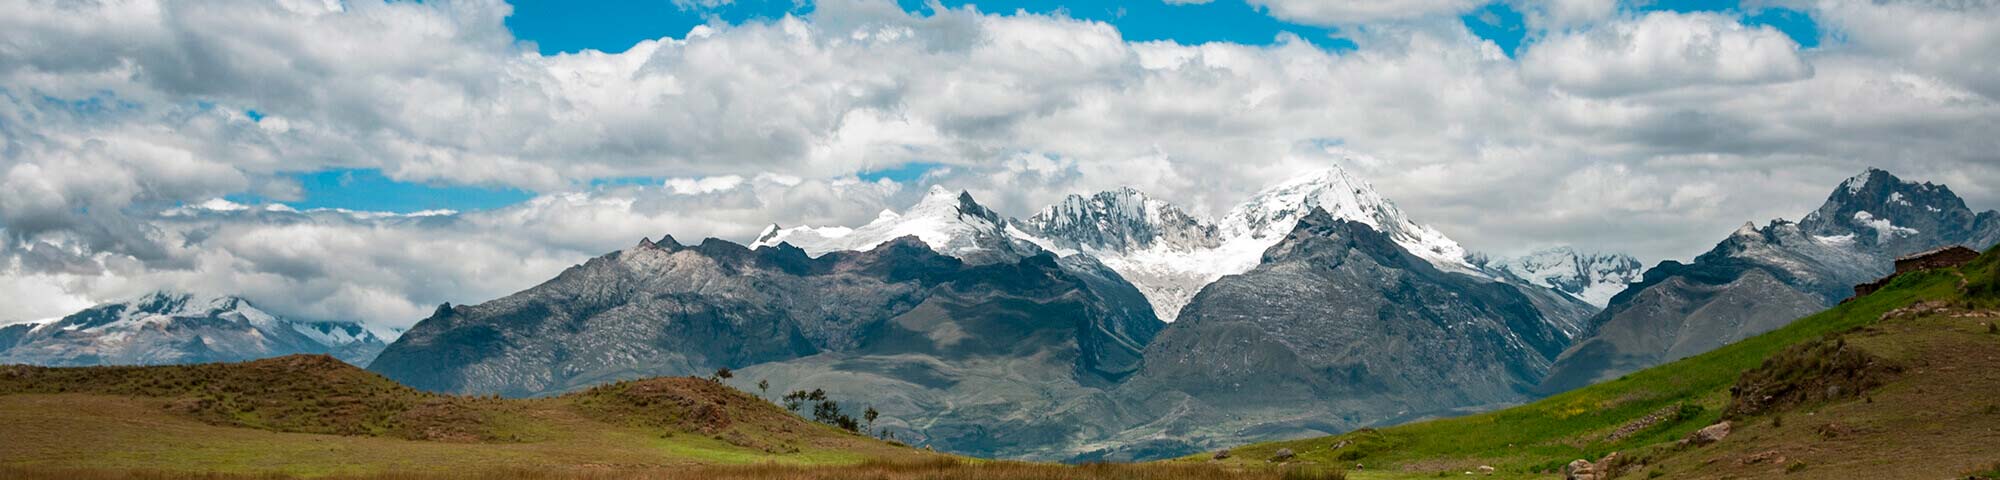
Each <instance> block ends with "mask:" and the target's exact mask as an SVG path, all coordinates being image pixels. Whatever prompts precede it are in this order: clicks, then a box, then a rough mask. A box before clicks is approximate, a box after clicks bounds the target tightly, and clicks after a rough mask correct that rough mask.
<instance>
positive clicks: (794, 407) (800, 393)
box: [785, 390, 810, 412]
mask: <svg viewBox="0 0 2000 480" xmlns="http://www.w3.org/2000/svg"><path fill="white" fill-rule="evenodd" d="M808 396H810V394H808V393H806V391H805V390H793V391H792V393H787V394H785V409H786V410H791V411H793V412H798V411H799V407H803V406H805V404H806V397H808Z"/></svg>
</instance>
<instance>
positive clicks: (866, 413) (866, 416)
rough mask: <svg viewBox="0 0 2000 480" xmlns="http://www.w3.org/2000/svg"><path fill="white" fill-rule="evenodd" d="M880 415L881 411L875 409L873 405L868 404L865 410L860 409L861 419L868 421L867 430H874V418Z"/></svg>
mask: <svg viewBox="0 0 2000 480" xmlns="http://www.w3.org/2000/svg"><path fill="white" fill-rule="evenodd" d="M880 416H882V412H877V411H875V407H874V406H869V407H868V409H867V410H863V411H861V420H863V421H866V422H868V430H871V431H872V430H875V418H876V417H880Z"/></svg>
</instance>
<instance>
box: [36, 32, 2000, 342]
mask: <svg viewBox="0 0 2000 480" xmlns="http://www.w3.org/2000/svg"><path fill="white" fill-rule="evenodd" d="M696 3H697V4H692V5H694V7H699V6H700V5H706V3H700V2H696ZM1252 3H1253V5H1256V6H1259V7H1262V8H1264V9H1265V11H1267V12H1268V13H1270V14H1271V15H1273V16H1275V17H1278V18H1280V19H1284V20H1287V21H1292V22H1297V23H1301V24H1315V25H1340V26H1343V28H1342V29H1341V32H1342V34H1343V35H1345V36H1346V38H1347V39H1349V40H1351V41H1353V42H1354V44H1355V45H1356V48H1355V49H1354V50H1352V51H1330V50H1326V49H1322V48H1319V47H1317V46H1315V45H1314V44H1313V43H1311V42H1308V41H1305V39H1299V38H1296V37H1291V38H1280V39H1279V41H1278V42H1276V43H1274V44H1271V45H1267V46H1252V45H1240V44H1231V43H1206V44H1199V45H1183V44H1179V43H1175V42H1169V41H1152V42H1132V41H1127V40H1126V39H1125V38H1123V37H1122V36H1121V35H1120V33H1119V31H1118V30H1117V29H1116V28H1115V27H1113V26H1112V25H1109V24H1105V23H1099V22H1091V21H1085V20H1077V19H1073V18H1069V17H1065V16H1049V15H1036V14H1014V13H1012V12H1007V13H1004V14H995V13H990V12H982V11H978V10H975V9H970V8H966V9H941V10H936V11H933V10H931V9H922V10H920V11H917V12H910V11H905V10H903V9H902V8H900V7H898V6H897V5H896V4H894V3H891V2H886V1H870V0H837V1H825V2H819V3H818V4H817V5H816V6H815V8H814V10H813V12H812V13H811V14H809V15H807V16H805V17H784V18H779V19H774V20H769V21H753V22H747V23H743V24H738V25H724V24H711V25H708V26H702V27H697V28H695V29H694V30H692V31H689V32H686V33H685V34H678V35H674V36H671V37H666V38H660V39H657V40H648V41H644V42H639V43H637V44H635V45H632V46H630V48H628V49H625V50H623V51H620V52H599V51H590V50H587V51H582V52H577V53H566V54H557V55H542V54H540V53H537V51H536V49H535V48H533V46H532V45H529V44H527V43H525V42H524V41H522V40H520V39H517V38H515V37H514V36H513V34H512V33H510V32H509V30H508V29H507V27H506V25H505V24H504V23H503V20H504V19H505V18H506V17H507V16H508V15H509V14H510V11H511V9H510V7H509V6H508V5H506V4H504V3H500V2H493V1H439V2H425V3H421V4H418V3H413V2H396V3H382V2H377V1H369V0H357V1H349V2H309V1H286V2H248V1H245V2H233V1H219V2H153V1H141V0H108V1H103V2H88V3H55V2H5V3H0V232H4V236H0V304H6V305H9V307H7V308H6V309H0V322H9V321H24V320H35V319H43V318H49V317H55V316H60V315H63V314H67V313H71V312H73V311H75V310H77V309H80V308H82V307H84V306H88V305H90V304H94V303H98V302H102V301H106V300H111V299H118V298H124V297H130V296H136V295H138V294H140V293H144V292H147V291H151V290H155V289H158V288H162V287H173V288H181V289H192V290H199V291H208V292H214V293H230V294H242V295H244V296H245V297H247V298H250V299H252V300H254V301H257V302H258V304H259V305H260V306H262V307H265V308H267V309H270V310H272V311H273V312H275V313H280V314H285V315H290V316H299V317H303V318H312V319H334V320H362V321H367V322H370V323H371V324H373V325H378V326H384V327H399V326H406V325H408V324H409V323H411V322H414V321H415V320H417V319H418V318H421V317H422V316H423V315H424V314H425V313H427V312H429V311H430V307H431V306H432V305H435V304H436V303H439V302H443V301H453V302H466V301H477V300H483V299H488V298H494V297H498V296H501V295H504V294H506V293H508V292H512V291H516V290H519V289H521V288H524V287H526V286H528V285H531V284H532V283H534V282H537V281H539V280H541V279H546V278H548V277H550V276H552V275H553V274H554V273H555V272H557V271H559V270H560V269H561V268H563V267H566V266H568V265H570V264H573V263H575V262H578V261H581V260H583V259H586V258H589V257H591V256H594V255H596V254H600V253H602V252H604V251H608V250H611V249H615V248H621V247H624V246H626V245H627V244H629V243H632V242H636V241H637V239H638V238H639V237H644V236H651V237H654V238H658V237H659V236H660V235H663V234H672V235H674V236H676V237H680V238H695V237H701V236H717V237H723V238H729V239H733V240H737V241H748V240H750V239H751V237H753V236H754V235H755V234H756V233H757V232H758V231H759V230H760V229H761V228H762V227H764V226H765V225H767V224H769V223H773V222H777V223H781V224H786V225H800V224H837V225H858V224H862V223H866V222H867V221H868V220H869V219H872V218H874V217H875V215H876V214H877V212H880V211H881V210H883V209H892V208H893V209H901V208H903V207H906V206H908V205H909V204H910V203H913V202H914V201H915V200H916V199H917V198H918V197H919V196H921V195H922V193H923V192H924V191H925V189H926V187H927V186H928V185H931V184H943V185H948V186H951V187H953V188H964V189H967V190H969V191H971V192H972V193H973V194H974V195H975V196H977V197H978V198H980V200H981V202H982V203H984V204H986V205H988V206H990V207H992V208H994V209H996V210H999V211H1000V212H1002V213H1005V214H1008V215H1014V216H1025V215H1027V214H1028V213H1031V212H1034V211H1036V210H1039V209H1041V208H1042V207H1044V206H1046V205H1048V204H1051V203H1054V202H1056V201H1059V200H1060V199H1061V198H1062V197H1063V196H1065V195H1068V194H1071V193H1088V192H1095V191H1101V190H1108V189H1112V188H1116V187H1119V186H1126V185H1129V186H1133V187H1136V188H1138V189H1140V190H1143V191H1145V192H1147V193H1148V194H1150V195H1152V196H1154V197H1156V198H1161V199H1166V200H1169V201H1172V202H1174V203H1177V204H1181V205H1186V206H1188V207H1189V208H1190V209H1192V210H1194V211H1195V212H1196V213H1201V214H1206V215H1210V216H1218V215H1220V214H1221V213H1222V211H1223V210H1224V209H1226V208H1228V207H1229V205H1230V203H1232V202H1233V201H1235V200H1236V199H1240V198H1242V197H1243V196H1244V195H1246V194H1248V193H1249V192H1253V191H1255V190H1257V189H1258V188H1260V187H1262V186H1264V185H1268V184H1272V183H1276V182H1278V181H1280V180H1282V179H1285V178H1289V177H1290V176H1292V175H1294V174H1297V173H1300V172H1305V171H1311V170H1317V169H1319V168H1322V167H1324V166H1327V165H1330V164H1338V165H1340V166H1342V167H1345V168H1347V169H1348V170H1349V171H1351V172H1353V173H1355V174H1356V175H1358V176H1360V177H1362V178H1365V179H1367V180H1368V181H1369V182H1371V183H1373V184H1374V185H1375V186H1376V187H1377V188H1378V189H1379V190H1380V191H1381V192H1382V193H1383V194H1384V195H1386V196H1388V197H1391V198H1393V199H1395V201H1396V202H1397V203H1398V204H1399V205H1401V206H1402V207H1403V208H1404V209H1405V210H1407V211H1409V212H1410V213H1411V215H1413V216H1416V217H1420V218H1423V219H1425V221H1426V223H1430V224H1433V225H1436V226H1437V227H1438V228H1439V229H1440V230H1442V231H1444V232H1445V233H1446V234H1449V235H1450V236H1451V237H1453V238H1455V239H1458V240H1460V241H1462V242H1464V243H1465V244H1467V246H1468V247H1471V248H1473V249H1476V250H1484V251H1493V252H1496V253H1503V254H1510V253H1522V252H1526V251H1529V250H1533V249H1536V248H1540V247H1547V246H1552V245H1557V244H1566V243H1569V244H1576V245H1578V246H1579V247H1581V248H1584V249H1588V250H1607V251H1627V252H1631V253H1633V254H1636V255H1638V256H1639V257H1640V258H1643V259H1647V260H1648V261H1651V260H1656V259H1660V258H1685V257H1687V256H1690V255H1692V254H1694V253H1696V252H1699V251H1700V250H1701V249H1703V248H1705V247H1706V245H1705V243H1706V242H1708V241H1709V240H1712V238H1713V237H1714V236H1715V235H1716V234H1717V233H1718V232H1727V231H1728V230H1729V229H1732V228H1733V227H1734V226H1735V225H1737V224H1740V223H1742V222H1743V221H1745V220H1762V219H1768V218H1772V217H1777V216H1782V215H1787V214H1792V213H1794V212H1797V211H1802V210H1803V209H1806V208H1809V207H1810V206H1811V205H1814V204H1816V203H1817V200H1818V198H1817V197H1819V196H1821V195H1823V193H1824V192H1823V191H1821V190H1822V189H1823V185H1825V184H1827V183H1829V182H1830V181H1836V180H1838V179H1840V178H1845V177H1847V176H1850V175H1852V174H1853V172H1855V171H1859V170H1861V168H1863V167H1865V166H1871V165H1872V166H1879V167H1883V168H1887V169H1889V170H1892V171H1895V172H1897V173H1898V174H1900V175H1903V176H1906V177H1910V178H1915V179H1923V180H1930V181H1937V182H1940V183H1948V184H1951V185H1953V186H1954V187H1956V188H1957V189H1959V193H1960V194H1962V195H1963V196H1965V197H1966V198H1967V200H1968V201H1969V202H1970V203H1972V204H1974V205H1975V206H1992V205H1994V204H1995V203H1996V202H2000V191H1995V189H1994V187H1993V186H1995V185H2000V157H1996V156H1995V154H1994V153H1993V152H1996V151H2000V137H1995V136H1994V135H1992V134H1991V132H1993V131H1995V130H1996V127H2000V105H1996V103H1995V102H1996V99H2000V80H1996V79H2000V72H1996V71H1995V69H1996V68H2000V66H1996V64H1995V63H1994V62H1990V61H1982V60H1984V59H1993V58H2000V4H1996V3H1993V2H1920V1H1908V2H1863V1H1833V0H1827V1H1793V2H1780V3H1778V4H1780V5H1783V6H1786V7H1789V8H1795V9H1798V10H1800V11H1803V12H1806V13H1807V14H1809V15H1811V17H1812V19H1813V20H1814V21H1815V22H1817V24H1818V30H1819V31H1820V32H1821V35H1822V37H1823V38H1822V39H1821V41H1819V42H1818V43H1817V46H1815V47H1811V48H1805V47H1801V46H1800V45H1799V43H1798V42H1796V41H1794V40H1793V39H1792V38H1790V37H1788V36H1786V35H1785V34H1783V33H1782V32H1779V31H1776V30H1775V29H1773V28H1771V27H1766V26H1752V25H1748V24H1746V23H1744V22H1743V21H1742V20H1743V19H1742V18H1740V16H1738V15H1737V14H1733V13H1713V12H1694V13H1677V12H1664V11H1654V12H1640V11H1635V10H1632V9H1630V8H1625V7H1620V6H1618V5H1616V4H1612V3H1608V2H1602V1H1564V2H1548V3H1537V4H1535V5H1526V4H1523V6H1521V10H1522V11H1523V13H1524V16H1525V17H1526V18H1527V22H1528V25H1529V26H1530V27H1531V28H1533V29H1534V31H1532V32H1530V33H1529V34H1528V36H1529V40H1528V41H1527V42H1525V43H1523V44H1522V45H1521V46H1520V48H1519V50H1517V51H1513V52H1509V51H1506V50H1503V49H1502V48H1501V47H1499V46H1497V45H1495V44H1494V43H1492V42H1490V41H1487V40H1484V39H1482V38H1480V37H1478V36H1476V35H1474V34H1473V33H1472V32H1469V31H1468V30H1467V29H1466V27H1465V26H1464V25H1463V24H1462V23H1461V22H1460V21H1459V19H1458V17H1457V16H1458V15H1461V14H1466V13H1468V12H1469V11H1471V10H1473V9H1476V8H1478V7H1480V5H1479V4H1477V3H1472V2H1460V1H1435V2H1418V3H1419V4H1420V5H1409V4H1405V3H1404V2H1293V1H1288V0H1255V1H1253V2H1252ZM1389 3H1395V4H1397V5H1399V6H1402V8H1397V9H1390V8H1387V5H1388V4H1389ZM1412 6H1421V7H1422V8H1411V7H1412ZM911 165H917V166H920V167H922V168H919V169H916V172H917V173H914V174H912V175H910V178H880V176H879V175H877V174H876V172H881V171H884V170H895V169H907V168H909V167H910V166H911ZM328 169H372V170H379V171H381V172H382V173H383V174H384V175H386V176H387V177H389V178H391V179H395V180H397V181H403V182H413V183H423V184H433V185H474V186H490V187H508V188H517V189H522V190H526V191H530V192H533V193H534V194H535V197H534V198H533V199H532V200H529V201H527V202H523V203H519V204H515V205H511V206H507V207H502V208H498V209H493V210H487V211H478V212H465V213H445V214H428V215H386V214H372V213H367V212H341V211H331V210H321V211H306V212H300V211H296V210H297V209H289V208H286V207H281V206H279V205H281V204H284V203H285V202H288V201H294V200H298V199H299V198H300V196H301V195H302V193H301V188H300V186H299V184H298V182H297V180H296V179H295V178H294V177H293V175H294V174H297V173H304V172H314V171H323V170H328ZM631 179H639V180H634V181H627V180H631ZM221 197H232V198H239V199H241V198H247V197H255V198H258V199H261V200H262V201H261V202H248V201H246V202H239V203H241V204H240V205H238V204H231V203H213V202H210V201H211V200H214V199H217V198H221ZM204 205H206V206H207V207H209V208H204V207H203V206H204ZM239 207H240V208H239ZM288 210H289V211H288ZM432 213H439V212H432Z"/></svg>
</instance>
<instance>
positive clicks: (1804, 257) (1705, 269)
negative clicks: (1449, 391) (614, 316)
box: [1542, 168, 2000, 392]
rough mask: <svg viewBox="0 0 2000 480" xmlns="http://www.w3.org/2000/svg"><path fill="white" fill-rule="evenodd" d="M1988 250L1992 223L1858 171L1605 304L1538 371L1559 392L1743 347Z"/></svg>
mask: <svg viewBox="0 0 2000 480" xmlns="http://www.w3.org/2000/svg"><path fill="white" fill-rule="evenodd" d="M1996 242H2000V212H1996V211H1992V210H1988V211H1985V212H1974V211H1973V210H1972V209H1970V208H1967V207H1966V205H1965V201H1964V200H1962V199H1960V198H1959V197H1958V195H1956V194H1953V193H1952V192H1951V189H1950V188H1947V187H1945V186H1944V185H1937V184H1932V183H1916V182H1906V181H1903V180H1902V179H1899V178H1896V176H1895V175H1891V174H1889V172H1885V171H1882V170H1878V169H1873V168H1870V169H1868V170H1867V171H1864V172H1861V174H1859V175H1855V176H1854V177H1852V178H1849V179H1847V180H1846V181H1844V182H1841V184H1840V186H1839V187H1835V188H1834V190H1833V192H1832V193H1831V194H1829V195H1827V199H1826V202H1825V203H1822V204H1821V205H1820V207H1819V208H1818V209H1815V210H1813V211H1812V213H1809V214H1806V216H1805V217H1804V218H1803V219H1802V220H1800V221H1798V222H1792V221H1787V220H1783V219H1779V220H1772V221H1771V222H1770V223H1768V224H1766V225H1765V226H1763V227H1761V228H1759V227H1758V226H1757V225H1756V224H1754V223H1744V224H1743V226H1742V227H1740V228H1737V229H1736V230H1735V231H1734V232H1730V234H1729V236H1728V237H1726V238H1724V239H1723V240H1722V241H1721V242H1719V243H1717V244H1716V245H1715V248H1713V249H1710V250H1709V251H1708V252H1707V253H1703V254H1702V255H1701V256H1698V257H1695V258H1694V260H1693V261H1692V262H1688V263H1680V262H1674V261H1668V262H1661V263H1660V264H1659V265H1658V266H1655V267H1653V268H1652V269H1651V270H1648V271H1647V272H1646V274H1645V275H1644V276H1643V278H1642V279H1641V281H1640V282H1639V283H1635V284H1633V285H1632V287H1631V288H1629V289H1627V290H1626V291H1625V292H1623V293H1619V294H1617V295H1615V296H1613V297H1612V298H1611V302H1610V303H1609V305H1607V306H1606V308H1605V310H1604V311H1603V312H1601V313H1599V314H1598V315H1597V316H1596V317H1594V318H1592V319H1591V321H1590V323H1591V330H1592V335H1591V336H1590V337H1587V338H1582V339H1579V340H1578V342H1577V343H1576V344H1575V345H1572V346H1571V347H1570V348H1569V350H1568V351H1565V352H1564V353H1563V355H1562V357H1561V358H1559V359H1558V360H1557V361H1556V364H1555V366H1553V367H1551V368H1550V373H1549V377H1548V378H1546V379H1544V380H1543V383H1542V389H1543V390H1545V391H1547V392H1557V391H1562V390H1568V389H1571V388H1576V387H1580V386H1583V385H1587V384H1590V383H1592V382H1594V381H1600V380H1604V379H1608V378H1616V377H1617V376H1618V375H1622V374H1624V373H1626V372H1631V371H1636V370H1639V369H1642V368H1646V367H1650V366H1653V365H1658V364H1660V363H1664V362H1667V361H1672V360H1674V359H1678V358H1683V357H1687V356H1690V355H1695V354H1699V353H1702V352H1706V351H1708V350H1711V349H1714V348H1716V347H1720V346H1722V345H1726V344H1728V343H1730V342H1735V341H1737V340H1741V339H1744V338H1749V337H1750V336H1754V335H1757V334H1761V333H1764V332H1767V331H1770V330H1772V329H1776V328H1778V327H1782V326H1784V325H1785V324H1787V323H1790V322H1791V321H1792V320H1793V319H1795V318H1798V317H1800V316H1803V315H1806V314H1810V313H1812V312H1816V311H1819V310H1822V309H1825V308H1827V307H1830V306H1833V305H1834V304H1836V303H1838V302H1840V301H1841V300H1842V299H1845V298H1848V296H1850V295H1852V294H1853V292H1854V290H1853V287H1854V285H1855V284H1859V283H1866V282H1870V281H1874V280H1875V279H1877V278H1881V277H1882V276H1883V275H1886V274H1888V273H1889V272H1891V271H1893V269H1894V267H1893V264H1894V261H1895V259H1896V257H1899V256H1903V255H1908V254H1911V253H1916V252H1921V251H1924V250H1929V249H1932V248H1937V247H1945V246H1953V245H1963V246H1967V247H1971V248H1973V249H1978V250H1984V249H1986V248H1989V247H1991V246H1993V244H1994V243H1996Z"/></svg>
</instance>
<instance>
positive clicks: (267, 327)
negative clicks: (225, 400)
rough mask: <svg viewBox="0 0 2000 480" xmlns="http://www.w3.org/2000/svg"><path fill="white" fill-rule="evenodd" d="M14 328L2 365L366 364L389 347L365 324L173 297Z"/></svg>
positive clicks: (157, 295)
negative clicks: (286, 358) (289, 360)
mask: <svg viewBox="0 0 2000 480" xmlns="http://www.w3.org/2000/svg"><path fill="white" fill-rule="evenodd" d="M10 328H11V330H12V333H0V363H26V364H35V365H51V366H83V365H156V364H177V363H206V362H227V361H244V360H255V359H259V358H268V357H276V356H282V355H288V354H297V353H324V354H332V355H335V356H337V357H339V358H340V359H341V360H342V361H346V362H349V363H354V364H357V365H364V364H366V363H368V361H370V360H371V359H373V358H374V355H375V353H376V352H379V351H381V349H382V348H383V347H385V346H387V342H384V341H382V339H380V338H378V337H376V336H375V335H374V334H373V333H371V332H369V331H368V329H367V328H365V327H362V326H361V325H359V324H353V323H342V322H323V321H320V322H313V321H295V320H291V319H286V318H281V317H277V316H274V315H271V314H269V313H266V312H264V311H263V310H261V309H259V308H257V307H256V306H255V305H252V304H251V303H250V302H249V301H248V300H245V299H243V298H242V297H236V296H203V295H196V294H190V293H180V292H171V291H159V292H154V293H150V294H147V295H144V296H140V297H138V298H134V299H131V300H127V301H123V302H114V303H107V304H102V305H98V306H94V307H91V308H86V309H84V310H82V311H79V312H77V313H74V314H70V315H68V316H64V317H63V318H61V319H58V320H56V321H53V322H50V323H46V324H40V325H36V326H33V327H28V328H25V329H23V328H21V327H17V326H10ZM5 331H7V329H0V332H5ZM7 337H12V338H11V339H8V338H7Z"/></svg>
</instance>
